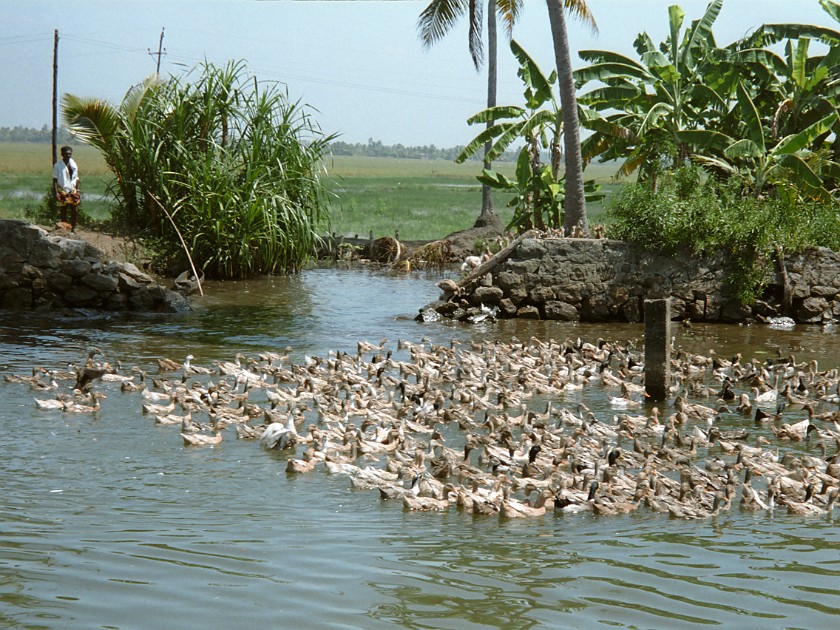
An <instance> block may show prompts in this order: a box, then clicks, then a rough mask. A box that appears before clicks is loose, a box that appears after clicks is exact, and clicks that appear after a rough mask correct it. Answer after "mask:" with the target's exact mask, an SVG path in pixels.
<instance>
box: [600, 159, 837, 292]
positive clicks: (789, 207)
mask: <svg viewBox="0 0 840 630" xmlns="http://www.w3.org/2000/svg"><path fill="white" fill-rule="evenodd" d="M607 212H608V216H609V218H610V220H611V223H610V236H612V237H614V238H618V239H622V240H625V241H628V242H631V243H634V244H636V245H638V246H640V247H643V248H644V249H646V250H649V251H664V252H667V253H677V252H681V251H686V250H688V251H691V252H693V253H695V254H701V255H702V254H707V255H713V254H715V253H717V252H719V251H724V252H726V253H727V254H728V255H730V257H731V260H732V261H733V266H734V269H733V274H732V277H731V278H730V281H731V283H732V284H733V287H734V289H735V291H736V294H737V296H738V297H739V298H740V299H741V300H742V301H743V302H744V303H751V302H753V301H754V300H755V299H756V297H758V296H759V295H760V293H761V288H762V287H761V281H762V280H763V279H764V278H765V273H766V269H767V265H768V264H770V263H771V262H772V261H773V260H774V258H775V256H776V252H777V251H782V252H785V253H788V254H792V253H796V252H801V251H802V250H803V249H804V248H806V247H810V246H823V247H829V248H831V249H834V250H835V251H837V250H840V220H839V219H838V216H840V215H838V212H840V203H838V202H837V201H836V200H830V201H829V202H827V203H819V202H807V203H804V202H801V201H799V200H797V199H795V198H781V197H779V198H773V199H757V198H755V197H753V196H744V195H742V194H741V190H740V187H739V186H738V184H737V182H724V183H720V182H718V181H716V180H715V179H713V178H709V177H707V176H706V175H705V173H704V172H703V171H702V170H701V169H700V168H699V167H697V166H687V167H682V168H679V169H677V170H676V171H674V172H669V173H665V174H663V175H662V177H661V178H660V181H659V184H658V186H657V187H656V189H653V188H651V187H650V186H647V185H644V184H640V183H636V184H628V185H627V186H625V187H624V188H623V189H622V191H621V192H620V193H619V194H618V195H617V196H616V198H615V199H614V200H613V201H612V203H611V204H610V206H609V208H608V211H607Z"/></svg>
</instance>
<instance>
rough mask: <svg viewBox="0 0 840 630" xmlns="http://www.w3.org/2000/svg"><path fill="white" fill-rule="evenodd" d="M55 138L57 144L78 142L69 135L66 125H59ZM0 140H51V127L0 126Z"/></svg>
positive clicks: (45, 141)
mask: <svg viewBox="0 0 840 630" xmlns="http://www.w3.org/2000/svg"><path fill="white" fill-rule="evenodd" d="M56 140H57V142H58V143H59V144H69V143H71V142H78V140H77V139H76V138H74V137H73V136H72V135H70V132H69V131H68V130H67V128H66V127H60V128H59V129H58V133H56ZM0 142H44V143H49V142H52V129H50V128H49V127H47V126H46V125H44V126H43V127H41V128H40V129H33V128H31V127H21V126H20V125H18V126H16V127H0Z"/></svg>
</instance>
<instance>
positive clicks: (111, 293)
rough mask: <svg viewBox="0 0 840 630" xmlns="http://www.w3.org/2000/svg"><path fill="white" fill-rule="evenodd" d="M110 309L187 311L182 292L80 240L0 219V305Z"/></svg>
mask: <svg viewBox="0 0 840 630" xmlns="http://www.w3.org/2000/svg"><path fill="white" fill-rule="evenodd" d="M67 307H70V308H90V309H97V310H109V311H126V310H130V311H159V312H179V311H184V310H188V309H189V308H190V307H189V303H188V302H187V300H186V298H185V297H183V296H182V295H181V294H179V293H176V292H175V291H172V290H170V289H167V288H165V287H163V286H161V285H160V284H158V283H156V282H155V281H154V280H153V279H152V278H151V277H150V276H149V275H147V274H145V273H143V272H142V271H140V270H139V269H138V268H137V267H136V266H135V265H133V264H131V263H127V262H126V263H120V262H109V261H106V260H103V255H102V253H101V252H99V250H97V249H95V248H94V247H92V246H91V245H90V244H88V243H86V242H85V241H81V240H76V239H73V238H66V237H63V236H57V235H51V234H49V233H48V232H46V231H45V230H43V229H41V228H39V227H38V226H36V225H32V224H30V223H27V222H26V221H19V220H0V308H7V309H8V308H11V309H39V310H50V309H57V308H67Z"/></svg>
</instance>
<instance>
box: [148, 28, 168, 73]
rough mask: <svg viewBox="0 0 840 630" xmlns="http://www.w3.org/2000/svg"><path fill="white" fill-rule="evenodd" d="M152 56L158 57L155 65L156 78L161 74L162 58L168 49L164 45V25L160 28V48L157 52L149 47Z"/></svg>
mask: <svg viewBox="0 0 840 630" xmlns="http://www.w3.org/2000/svg"><path fill="white" fill-rule="evenodd" d="M147 50H148V51H149V56H150V57H157V65H156V66H155V78H157V77H158V76H159V75H160V58H161V57H162V56H163V55H165V54H166V49H165V48H164V47H163V27H161V28H160V41H159V42H158V50H157V52H156V53H153V52H152V50H151V49H150V48H149V49H147Z"/></svg>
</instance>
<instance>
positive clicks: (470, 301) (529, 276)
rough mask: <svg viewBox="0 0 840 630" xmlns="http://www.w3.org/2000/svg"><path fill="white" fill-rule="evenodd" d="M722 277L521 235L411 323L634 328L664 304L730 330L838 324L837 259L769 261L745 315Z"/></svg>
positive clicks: (684, 264)
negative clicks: (784, 322)
mask: <svg viewBox="0 0 840 630" xmlns="http://www.w3.org/2000/svg"><path fill="white" fill-rule="evenodd" d="M730 274H731V263H730V261H729V260H728V259H727V257H726V256H724V255H722V254H721V255H719V256H714V257H707V258H698V257H695V256H692V255H689V254H683V255H676V256H667V255H662V254H652V253H647V252H642V251H640V250H639V249H637V248H634V247H632V246H630V245H628V244H627V243H624V242H621V241H612V240H601V239H566V238H554V239H548V238H547V239H540V238H535V237H532V236H529V235H525V236H524V237H522V238H520V239H517V241H515V242H514V243H512V244H511V246H509V247H507V248H505V250H503V251H502V252H499V254H497V255H496V256H495V257H494V258H493V259H491V260H490V261H488V262H486V263H484V264H483V265H482V266H481V267H479V268H478V269H476V270H475V272H473V273H472V274H470V275H469V276H467V277H466V278H464V279H463V280H461V281H460V282H458V283H447V282H442V283H441V287H442V289H443V290H444V293H443V295H442V296H441V299H440V300H438V301H436V302H433V303H432V304H429V305H428V306H426V307H425V308H423V309H421V312H420V315H419V316H418V319H424V320H429V319H435V318H437V317H438V316H443V317H449V318H454V319H458V320H467V321H480V320H482V319H485V318H486V317H488V316H494V317H499V318H514V317H519V318H528V319H547V320H562V321H583V322H604V321H622V322H639V321H642V319H643V315H644V306H643V305H644V300H645V299H662V298H668V297H670V298H671V313H672V318H673V319H677V320H685V319H690V320H692V321H707V322H732V323H735V322H744V321H750V320H759V321H765V320H766V319H768V318H774V317H782V316H784V317H790V318H792V319H793V320H794V321H795V322H796V323H827V322H829V321H832V320H834V319H837V318H838V317H840V254H838V253H836V252H833V251H831V250H828V249H825V248H814V249H810V250H808V251H806V252H804V253H803V254H800V255H796V256H789V257H786V258H785V259H784V262H783V264H782V265H780V264H779V263H778V261H770V262H769V263H768V269H767V276H766V285H765V289H764V291H763V293H762V295H761V299H760V300H757V301H756V302H755V303H754V304H752V305H749V306H747V305H742V304H740V303H739V301H738V299H737V298H736V297H735V295H734V293H733V290H732V288H731V287H730V286H729V283H728V281H727V278H728V277H729V276H730ZM455 284H457V286H454V285H455ZM447 285H448V286H447Z"/></svg>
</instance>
